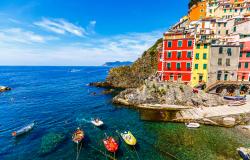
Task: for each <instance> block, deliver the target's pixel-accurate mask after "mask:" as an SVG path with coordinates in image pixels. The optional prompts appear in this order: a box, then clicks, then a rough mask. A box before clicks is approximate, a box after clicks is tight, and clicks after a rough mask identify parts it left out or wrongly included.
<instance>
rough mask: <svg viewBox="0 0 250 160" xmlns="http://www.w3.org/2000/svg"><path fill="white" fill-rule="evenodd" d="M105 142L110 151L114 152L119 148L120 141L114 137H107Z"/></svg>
mask: <svg viewBox="0 0 250 160" xmlns="http://www.w3.org/2000/svg"><path fill="white" fill-rule="evenodd" d="M103 143H104V146H105V148H106V149H107V150H108V151H109V152H113V153H114V152H116V151H117V149H118V143H117V142H116V141H115V139H114V138H112V137H107V138H106V139H104V140H103Z"/></svg>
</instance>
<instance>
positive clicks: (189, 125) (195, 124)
mask: <svg viewBox="0 0 250 160" xmlns="http://www.w3.org/2000/svg"><path fill="white" fill-rule="evenodd" d="M185 125H186V126H187V127H188V128H199V127H200V124H199V123H186V124H185Z"/></svg>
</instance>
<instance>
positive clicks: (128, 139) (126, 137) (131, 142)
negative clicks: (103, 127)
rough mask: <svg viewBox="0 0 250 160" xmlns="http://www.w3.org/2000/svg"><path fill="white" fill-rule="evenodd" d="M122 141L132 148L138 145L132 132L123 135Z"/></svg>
mask: <svg viewBox="0 0 250 160" xmlns="http://www.w3.org/2000/svg"><path fill="white" fill-rule="evenodd" d="M121 137H122V139H123V140H124V141H125V142H126V143H127V144H128V145H130V146H134V145H136V138H135V137H134V135H133V134H132V133H131V132H130V131H125V132H123V133H121Z"/></svg>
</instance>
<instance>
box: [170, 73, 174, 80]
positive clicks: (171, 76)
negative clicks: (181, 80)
mask: <svg viewBox="0 0 250 160" xmlns="http://www.w3.org/2000/svg"><path fill="white" fill-rule="evenodd" d="M173 80H174V74H173V73H171V74H170V81H173Z"/></svg>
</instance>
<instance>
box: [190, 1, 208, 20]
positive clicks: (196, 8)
mask: <svg viewBox="0 0 250 160" xmlns="http://www.w3.org/2000/svg"><path fill="white" fill-rule="evenodd" d="M188 17H189V21H197V20H199V19H202V18H205V17H206V1H205V0H200V2H198V3H197V4H195V5H193V6H192V7H191V8H190V10H189V13H188Z"/></svg>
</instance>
